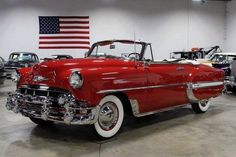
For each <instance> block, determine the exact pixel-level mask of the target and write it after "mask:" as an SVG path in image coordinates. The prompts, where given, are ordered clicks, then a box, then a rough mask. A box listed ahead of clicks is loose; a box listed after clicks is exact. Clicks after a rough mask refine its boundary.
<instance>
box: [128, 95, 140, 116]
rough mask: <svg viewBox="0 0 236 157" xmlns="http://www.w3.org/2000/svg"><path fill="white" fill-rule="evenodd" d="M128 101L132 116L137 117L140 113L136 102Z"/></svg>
mask: <svg viewBox="0 0 236 157" xmlns="http://www.w3.org/2000/svg"><path fill="white" fill-rule="evenodd" d="M129 101H130V104H131V108H132V111H133V115H134V116H135V115H138V114H139V113H140V111H139V104H138V101H137V100H132V99H130V100H129Z"/></svg>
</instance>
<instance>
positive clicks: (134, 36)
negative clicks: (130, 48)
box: [134, 32, 136, 53]
mask: <svg viewBox="0 0 236 157" xmlns="http://www.w3.org/2000/svg"><path fill="white" fill-rule="evenodd" d="M134 52H135V53H136V34H135V32H134Z"/></svg>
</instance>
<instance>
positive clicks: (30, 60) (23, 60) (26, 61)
mask: <svg viewBox="0 0 236 157" xmlns="http://www.w3.org/2000/svg"><path fill="white" fill-rule="evenodd" d="M36 63H39V58H38V56H37V55H36V54H35V53H31V52H13V53H11V54H10V56H9V60H8V61H7V62H6V63H5V71H6V73H7V78H8V79H10V78H11V75H12V73H13V72H14V71H15V70H16V69H18V68H22V67H31V66H33V65H34V64H36Z"/></svg>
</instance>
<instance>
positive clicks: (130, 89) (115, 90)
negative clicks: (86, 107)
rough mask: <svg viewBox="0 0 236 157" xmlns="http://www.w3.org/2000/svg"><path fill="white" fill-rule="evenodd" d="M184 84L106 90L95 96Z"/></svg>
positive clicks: (181, 84)
mask: <svg viewBox="0 0 236 157" xmlns="http://www.w3.org/2000/svg"><path fill="white" fill-rule="evenodd" d="M186 85H187V84H186V83H176V84H165V85H156V86H146V87H135V88H121V89H108V90H100V91H98V92H97V94H104V93H105V94H106V93H114V92H123V91H132V90H143V89H154V88H165V87H176V86H186Z"/></svg>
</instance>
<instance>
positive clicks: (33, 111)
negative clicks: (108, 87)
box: [6, 91, 99, 125]
mask: <svg viewBox="0 0 236 157" xmlns="http://www.w3.org/2000/svg"><path fill="white" fill-rule="evenodd" d="M65 97H66V98H67V101H66V102H65V104H64V105H60V107H58V106H55V100H54V99H53V98H50V97H44V96H32V95H28V94H22V93H20V92H19V91H16V92H15V93H9V97H8V99H7V103H6V108H7V109H8V110H12V111H13V112H15V113H21V114H22V115H23V116H26V117H32V118H38V119H43V120H46V121H54V122H60V123H65V124H69V125H87V124H94V123H96V122H97V119H98V112H99V108H98V107H92V108H90V107H85V106H83V107H81V106H79V107H78V106H76V105H75V102H76V100H75V99H74V98H73V96H71V95H69V94H68V95H65Z"/></svg>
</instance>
